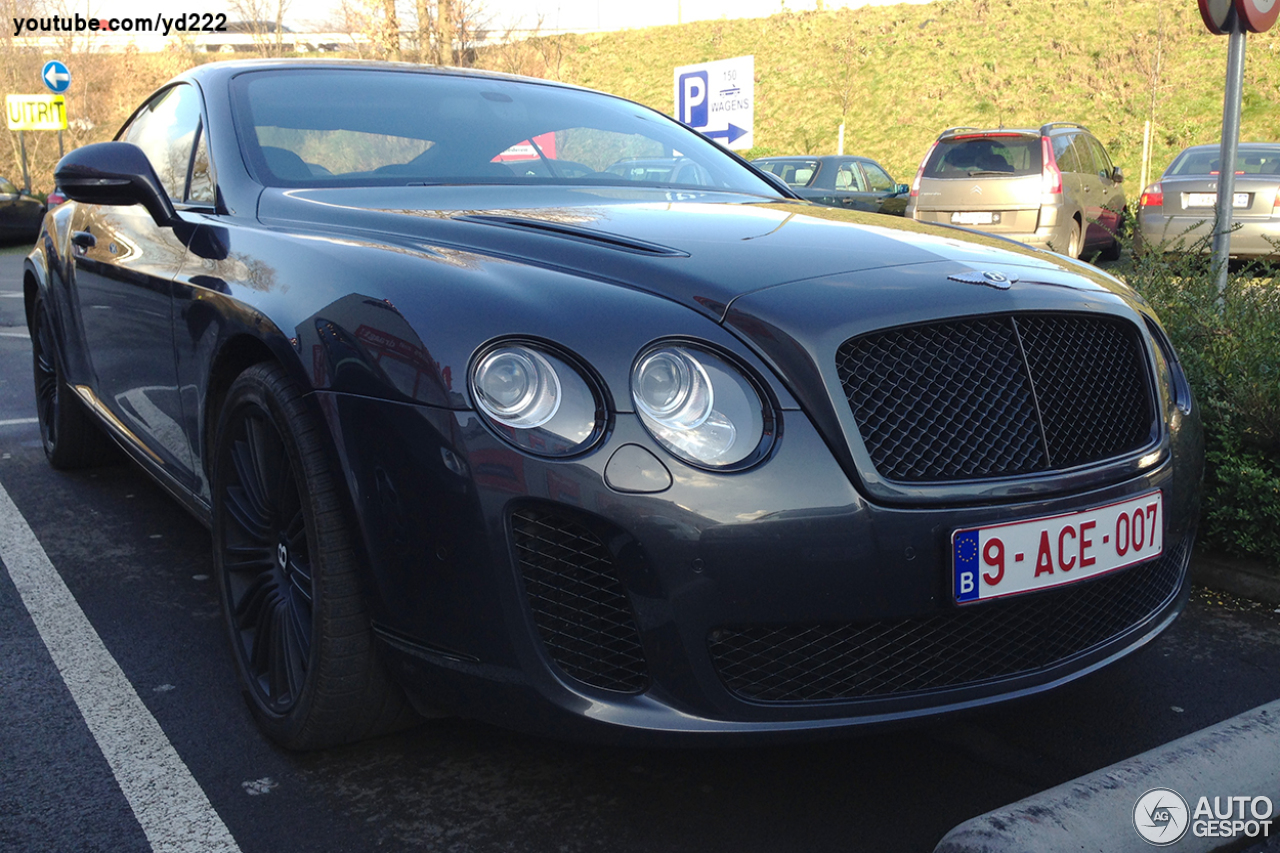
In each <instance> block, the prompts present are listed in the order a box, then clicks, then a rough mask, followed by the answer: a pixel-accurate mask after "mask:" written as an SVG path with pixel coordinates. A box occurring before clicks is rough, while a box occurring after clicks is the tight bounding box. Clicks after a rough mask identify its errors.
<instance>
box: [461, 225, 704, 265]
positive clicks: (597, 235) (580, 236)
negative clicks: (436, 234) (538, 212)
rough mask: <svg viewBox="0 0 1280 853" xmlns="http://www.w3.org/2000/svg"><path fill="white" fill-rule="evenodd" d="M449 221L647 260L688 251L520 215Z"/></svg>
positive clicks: (685, 255)
mask: <svg viewBox="0 0 1280 853" xmlns="http://www.w3.org/2000/svg"><path fill="white" fill-rule="evenodd" d="M453 219H454V220H455V221H456V222H474V223H476V224H478V225H497V226H499V227H501V228H517V229H521V230H524V231H535V232H539V233H542V234H548V235H551V236H554V237H563V238H565V239H568V240H577V241H578V242H581V243H590V244H593V245H596V246H603V247H605V248H609V249H617V250H619V251H622V252H632V253H634V254H637V255H648V256H650V257H659V258H687V257H689V253H688V252H682V251H680V250H679V249H672V248H671V247H670V246H660V245H658V244H657V243H647V242H645V241H644V240H637V239H635V238H634V237H623V236H621V235H618V234H609V233H606V232H604V231H595V230H593V229H591V228H579V227H578V226H576V225H565V224H562V223H559V222H548V221H546V220H544V219H528V218H525V217H522V216H490V215H485V214H470V215H465V216H455V217H453Z"/></svg>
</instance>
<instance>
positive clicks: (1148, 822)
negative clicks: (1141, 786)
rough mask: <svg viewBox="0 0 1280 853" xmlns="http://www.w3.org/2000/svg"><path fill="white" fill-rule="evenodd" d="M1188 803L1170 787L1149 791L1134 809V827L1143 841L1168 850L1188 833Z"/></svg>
mask: <svg viewBox="0 0 1280 853" xmlns="http://www.w3.org/2000/svg"><path fill="white" fill-rule="evenodd" d="M1189 818H1190V814H1188V812H1187V801H1186V800H1184V799H1182V795H1181V794H1179V793H1178V792H1177V791H1174V790H1172V789H1170V788H1152V789H1151V790H1150V791H1147V792H1146V793H1145V794H1143V795H1142V796H1141V797H1139V798H1138V802H1137V803H1136V804H1134V807H1133V828H1134V829H1136V830H1138V834H1139V835H1141V836H1142V840H1143V841H1147V842H1149V843H1151V844H1154V845H1156V846H1157V847H1167V846H1168V845H1170V844H1173V843H1175V842H1177V841H1178V839H1180V838H1182V836H1184V835H1186V834H1187V825H1188V824H1189V823H1190V820H1189Z"/></svg>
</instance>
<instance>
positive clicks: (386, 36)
mask: <svg viewBox="0 0 1280 853" xmlns="http://www.w3.org/2000/svg"><path fill="white" fill-rule="evenodd" d="M381 12H382V20H381V21H379V22H378V24H379V26H378V30H377V34H376V37H375V39H374V43H375V44H376V45H377V46H378V52H379V53H381V54H382V56H383V58H385V59H396V60H398V59H400V58H401V54H400V16H399V14H397V12H396V0H382V6H381Z"/></svg>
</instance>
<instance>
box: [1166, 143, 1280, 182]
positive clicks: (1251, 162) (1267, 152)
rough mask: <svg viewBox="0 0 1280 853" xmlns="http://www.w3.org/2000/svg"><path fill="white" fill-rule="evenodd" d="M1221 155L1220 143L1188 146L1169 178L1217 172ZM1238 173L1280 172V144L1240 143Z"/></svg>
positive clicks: (1237, 154) (1172, 168)
mask: <svg viewBox="0 0 1280 853" xmlns="http://www.w3.org/2000/svg"><path fill="white" fill-rule="evenodd" d="M1220 164H1221V158H1220V156H1219V150H1218V148H1217V146H1214V147H1213V148H1188V149H1187V150H1186V151H1183V152H1182V153H1181V154H1179V155H1178V157H1177V159H1176V160H1174V161H1173V162H1172V163H1171V164H1170V165H1169V171H1167V172H1165V176H1166V177H1170V178H1176V177H1178V176H1179V175H1216V174H1218V173H1219V171H1220V169H1219V166H1220ZM1236 174H1237V175H1280V145H1267V146H1261V145H1259V146H1244V145H1242V146H1240V147H1239V149H1237V151H1236Z"/></svg>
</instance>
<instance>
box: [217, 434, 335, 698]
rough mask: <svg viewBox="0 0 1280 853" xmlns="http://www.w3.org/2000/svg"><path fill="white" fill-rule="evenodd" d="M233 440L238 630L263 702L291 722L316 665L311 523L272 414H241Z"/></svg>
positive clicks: (233, 586) (231, 544)
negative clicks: (270, 417) (313, 656)
mask: <svg viewBox="0 0 1280 853" xmlns="http://www.w3.org/2000/svg"><path fill="white" fill-rule="evenodd" d="M227 438H228V440H229V441H230V442H231V446H230V448H229V452H230V456H231V465H230V470H228V471H227V472H226V479H225V481H224V483H223V490H222V496H223V500H224V509H225V512H226V518H227V521H228V523H227V525H226V528H225V535H226V541H225V543H223V551H222V553H223V570H224V572H225V581H224V582H225V584H226V590H225V591H226V595H227V601H228V605H229V608H230V611H231V621H232V626H231V627H232V631H233V633H234V636H236V637H237V638H238V640H239V645H240V649H241V655H242V656H243V658H244V663H245V667H246V670H247V673H248V676H249V681H250V683H251V686H252V688H253V689H254V691H255V692H256V693H257V698H258V701H259V702H261V703H262V704H263V705H264V706H265V707H266V708H267V709H269V710H270V711H271V712H272V713H273V714H279V715H284V714H288V713H289V711H290V710H291V709H292V708H293V707H294V705H296V704H297V702H298V698H299V697H300V695H301V693H302V687H303V685H304V684H305V683H306V678H307V669H308V668H309V667H310V665H311V623H312V617H313V611H312V599H313V597H314V590H313V584H312V579H311V556H310V547H309V544H308V542H307V525H306V520H305V519H304V517H303V514H302V501H301V499H300V498H299V496H298V486H297V483H296V482H295V479H294V473H293V466H292V465H291V464H290V463H289V459H288V456H287V454H286V452H285V447H284V442H283V440H282V439H281V438H280V435H279V433H277V432H276V430H275V427H274V426H273V425H272V424H271V423H270V422H269V421H268V420H267V418H266V416H265V413H264V412H261V411H258V410H254V409H241V410H240V411H239V412H238V413H237V415H236V417H235V419H234V420H233V421H232V422H231V423H230V424H229V432H228V435H227Z"/></svg>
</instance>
